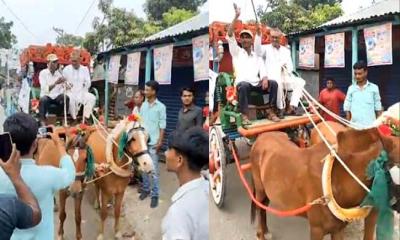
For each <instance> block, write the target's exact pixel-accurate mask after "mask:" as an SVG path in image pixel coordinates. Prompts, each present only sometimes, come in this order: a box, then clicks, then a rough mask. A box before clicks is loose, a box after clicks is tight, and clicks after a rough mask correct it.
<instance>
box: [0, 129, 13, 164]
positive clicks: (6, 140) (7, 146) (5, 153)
mask: <svg viewBox="0 0 400 240" xmlns="http://www.w3.org/2000/svg"><path fill="white" fill-rule="evenodd" d="M12 148H13V147H12V141H11V135H10V133H7V132H6V133H2V134H0V159H1V160H3V162H7V161H8V159H9V158H10V156H11V153H12Z"/></svg>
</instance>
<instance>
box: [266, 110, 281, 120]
mask: <svg viewBox="0 0 400 240" xmlns="http://www.w3.org/2000/svg"><path fill="white" fill-rule="evenodd" d="M267 119H268V120H271V121H273V122H280V121H281V119H280V118H278V117H277V116H276V115H275V114H274V113H273V112H270V113H269V114H268V116H267Z"/></svg>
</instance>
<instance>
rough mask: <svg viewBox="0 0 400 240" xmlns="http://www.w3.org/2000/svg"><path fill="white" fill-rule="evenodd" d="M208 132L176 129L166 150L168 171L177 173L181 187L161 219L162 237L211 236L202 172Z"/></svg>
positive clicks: (198, 238) (200, 239) (194, 239)
mask: <svg viewBox="0 0 400 240" xmlns="http://www.w3.org/2000/svg"><path fill="white" fill-rule="evenodd" d="M208 154H209V151H208V134H207V133H206V132H205V131H204V130H203V129H202V128H201V127H191V128H189V129H188V130H186V131H177V132H176V133H175V134H174V135H173V136H172V138H171V140H170V141H169V148H168V150H167V151H166V152H165V158H166V165H167V170H168V171H170V172H174V173H175V174H176V176H177V178H178V181H179V189H178V190H177V191H176V193H175V194H174V195H173V196H172V198H171V201H172V203H171V206H170V207H169V209H168V212H167V214H166V215H165V217H164V219H163V222H162V239H163V240H176V239H191V240H203V239H208V232H209V231H208V224H209V223H208V202H209V196H208V194H209V188H210V187H209V184H208V181H207V180H205V179H204V178H203V177H202V176H201V174H200V171H201V169H202V168H203V167H204V166H206V165H207V164H208Z"/></svg>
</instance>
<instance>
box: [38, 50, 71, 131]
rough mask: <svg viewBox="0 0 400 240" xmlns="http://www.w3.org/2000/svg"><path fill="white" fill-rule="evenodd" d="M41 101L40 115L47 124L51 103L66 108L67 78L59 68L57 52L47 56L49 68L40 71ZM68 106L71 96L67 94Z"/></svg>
mask: <svg viewBox="0 0 400 240" xmlns="http://www.w3.org/2000/svg"><path fill="white" fill-rule="evenodd" d="M39 81H40V88H41V90H40V103H39V115H40V120H41V122H42V124H44V125H46V123H45V122H46V114H47V111H48V108H49V106H50V105H51V104H56V105H57V106H58V107H59V108H64V82H65V78H63V77H62V74H61V73H60V71H59V70H58V58H57V55H55V54H49V55H48V56H47V68H46V69H43V70H42V71H40V74H39ZM65 99H66V103H65V104H66V107H68V104H69V98H68V96H66V98H65Z"/></svg>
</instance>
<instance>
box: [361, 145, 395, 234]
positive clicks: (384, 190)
mask: <svg viewBox="0 0 400 240" xmlns="http://www.w3.org/2000/svg"><path fill="white" fill-rule="evenodd" d="M387 161H388V155H387V153H386V151H382V152H381V153H380V154H379V156H378V158H377V159H375V160H374V161H372V162H371V163H370V164H369V165H368V168H367V176H368V178H369V179H373V182H372V188H371V191H370V192H369V193H368V195H367V196H366V197H365V198H364V200H363V202H362V203H361V206H373V207H375V208H376V209H378V221H377V228H376V237H377V240H392V239H393V218H394V217H393V211H392V209H391V208H390V194H389V186H390V174H389V172H388V171H387V170H386V168H385V166H386V164H387Z"/></svg>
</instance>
